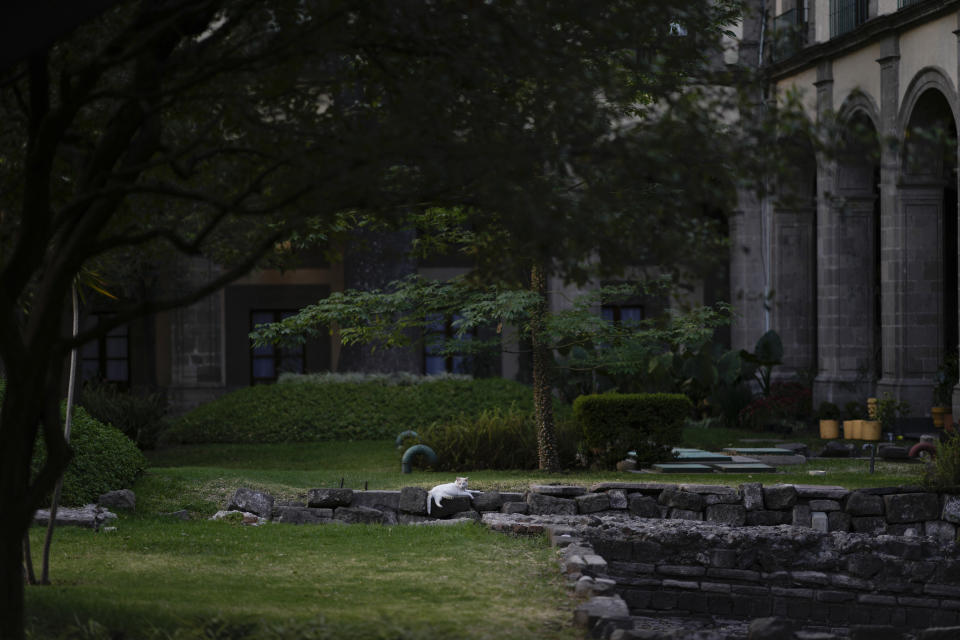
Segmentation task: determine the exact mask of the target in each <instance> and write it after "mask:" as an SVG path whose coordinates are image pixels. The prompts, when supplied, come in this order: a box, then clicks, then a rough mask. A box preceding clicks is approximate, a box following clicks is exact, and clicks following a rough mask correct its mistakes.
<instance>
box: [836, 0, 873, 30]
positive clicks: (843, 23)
mask: <svg viewBox="0 0 960 640" xmlns="http://www.w3.org/2000/svg"><path fill="white" fill-rule="evenodd" d="M869 7H870V0H830V37H831V38H835V37H837V36H839V35H843V34H844V33H848V32H850V31H853V30H854V29H856V28H857V27H859V26H860V25H862V24H863V23H864V22H866V21H867V14H868V12H869Z"/></svg>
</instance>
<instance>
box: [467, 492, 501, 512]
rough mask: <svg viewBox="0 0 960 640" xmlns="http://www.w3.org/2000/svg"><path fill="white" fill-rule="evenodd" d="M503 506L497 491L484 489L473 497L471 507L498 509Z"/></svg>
mask: <svg viewBox="0 0 960 640" xmlns="http://www.w3.org/2000/svg"><path fill="white" fill-rule="evenodd" d="M502 506H503V496H501V495H500V492H499V491H484V492H483V493H480V494H477V495H475V496H474V497H473V507H474V508H475V509H476V510H477V511H500V507H502Z"/></svg>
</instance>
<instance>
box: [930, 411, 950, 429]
mask: <svg viewBox="0 0 960 640" xmlns="http://www.w3.org/2000/svg"><path fill="white" fill-rule="evenodd" d="M946 412H947V408H946V407H933V408H932V409H930V417H931V418H933V426H935V427H936V428H937V429H943V414H945V413H946Z"/></svg>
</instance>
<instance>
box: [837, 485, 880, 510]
mask: <svg viewBox="0 0 960 640" xmlns="http://www.w3.org/2000/svg"><path fill="white" fill-rule="evenodd" d="M844 510H845V511H846V512H847V513H849V514H850V515H851V516H882V515H883V498H882V497H880V496H875V495H870V494H869V493H866V492H864V491H854V492H853V493H851V494H850V495H849V496H847V505H846V508H845V509H844Z"/></svg>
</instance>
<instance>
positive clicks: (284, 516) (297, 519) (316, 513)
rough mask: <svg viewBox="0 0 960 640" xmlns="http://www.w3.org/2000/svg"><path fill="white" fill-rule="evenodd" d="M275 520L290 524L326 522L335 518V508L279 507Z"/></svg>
mask: <svg viewBox="0 0 960 640" xmlns="http://www.w3.org/2000/svg"><path fill="white" fill-rule="evenodd" d="M274 520H276V522H285V523H289V524H324V523H327V522H330V521H331V520H333V509H322V508H311V507H277V515H276V517H275V518H274Z"/></svg>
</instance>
